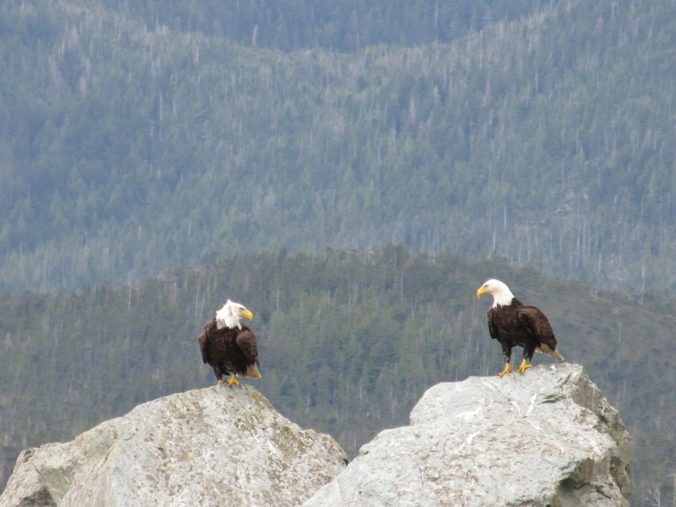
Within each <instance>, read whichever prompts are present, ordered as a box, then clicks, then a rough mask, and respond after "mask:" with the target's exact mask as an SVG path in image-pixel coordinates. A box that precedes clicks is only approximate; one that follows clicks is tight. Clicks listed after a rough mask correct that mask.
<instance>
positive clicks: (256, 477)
mask: <svg viewBox="0 0 676 507" xmlns="http://www.w3.org/2000/svg"><path fill="white" fill-rule="evenodd" d="M345 464H346V458H345V453H344V451H343V450H342V449H341V448H340V447H339V446H338V444H337V443H336V442H335V440H334V439H333V438H331V437H330V436H328V435H323V434H319V433H317V432H315V431H312V430H303V429H301V428H300V427H299V426H297V425H296V424H294V423H292V422H290V421H289V420H287V419H285V418H284V417H283V416H282V415H280V414H279V413H278V412H277V411H275V409H274V408H273V407H272V405H271V404H270V403H269V402H268V400H266V399H265V398H264V397H263V396H262V395H261V394H260V393H259V392H258V391H256V390H255V389H254V388H252V387H250V386H243V387H241V388H230V387H225V388H218V387H212V388H207V389H201V390H194V391H188V392H185V393H180V394H175V395H171V396H167V397H164V398H160V399H157V400H154V401H151V402H148V403H144V404H142V405H139V406H137V407H136V408H134V409H133V410H132V411H131V412H129V413H128V414H127V415H125V416H123V417H120V418H117V419H112V420H109V421H105V422H103V423H101V424H99V425H98V426H96V427H95V428H93V429H91V430H89V431H87V432H85V433H82V434H81V435H79V436H78V437H77V438H75V440H73V441H71V442H67V443H63V444H60V443H52V444H46V445H43V446H41V447H39V448H34V449H28V450H25V451H23V452H22V453H21V454H20V456H19V458H18V459H17V463H16V466H15V468H14V472H13V474H12V476H11V477H10V479H9V481H8V483H7V487H6V488H5V491H4V493H3V494H2V496H1V497H0V505H2V506H3V507H4V506H15V505H16V506H52V505H60V506H71V505H72V506H83V505H87V506H125V507H127V506H136V505H139V506H141V505H143V506H150V505H161V506H171V505H176V506H179V505H180V506H185V505H261V506H262V505H265V506H268V505H280V506H285V507H286V506H291V505H299V504H301V503H302V502H303V501H304V500H306V499H307V498H308V497H309V496H311V495H312V494H313V493H314V492H315V491H316V490H317V489H318V488H319V487H320V486H322V485H323V484H325V483H327V482H328V481H329V480H331V479H332V478H333V477H334V476H335V475H336V474H338V473H339V472H340V471H341V470H342V469H344V467H345Z"/></svg>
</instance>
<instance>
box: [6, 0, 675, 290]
mask: <svg viewBox="0 0 676 507" xmlns="http://www.w3.org/2000/svg"><path fill="white" fill-rule="evenodd" d="M244 4H245V2H240V3H239V7H238V8H237V9H235V10H234V11H233V16H234V17H233V18H229V17H228V16H226V15H225V14H221V15H220V16H218V15H215V13H216V12H217V8H216V7H215V3H213V2H177V1H174V2H162V3H160V2H119V1H118V2H113V1H111V2H103V1H96V0H81V1H77V0H70V1H63V2H37V1H35V2H31V1H22V2H4V3H3V4H2V5H1V6H0V61H1V62H2V63H1V64H0V65H1V66H2V72H0V96H1V97H2V100H1V101H0V108H1V109H0V179H1V181H2V185H0V288H1V289H4V290H12V291H20V290H23V289H26V288H54V287H60V286H66V287H78V286H82V285H84V284H94V283H99V282H101V281H114V282H121V281H126V280H140V279H142V278H143V277H144V276H146V275H148V274H152V273H157V272H160V271H162V270H164V269H166V268H168V267H176V266H180V265H182V264H185V263H201V262H205V261H213V260H216V259H222V258H224V257H225V256H228V255H234V254H236V253H243V252H262V251H276V250H277V249H279V248H287V249H288V250H289V251H299V252H306V253H321V252H322V251H323V250H324V248H325V247H326V246H327V245H328V246H331V247H336V248H340V249H353V248H354V249H358V250H362V251H366V250H368V249H370V248H377V247H378V246H379V245H383V244H390V243H394V244H402V245H405V246H407V247H408V248H410V249H412V250H413V251H416V252H424V253H429V254H435V253H438V252H441V251H444V250H446V249H447V248H450V249H452V250H453V251H454V252H457V253H461V254H466V255H469V256H471V257H472V258H486V257H492V256H501V257H504V258H506V259H508V260H509V261H510V262H512V263H516V264H520V265H529V266H535V267H537V268H538V269H542V270H544V271H545V272H546V273H550V274H556V275H563V276H567V277H573V278H577V279H580V280H586V281H590V282H593V283H598V284H600V285H602V286H604V287H632V288H637V289H644V288H647V289H650V288H659V289H666V290H669V291H671V293H672V294H673V293H674V291H675V290H676V260H674V256H673V251H674V249H675V248H676V230H675V228H676V225H675V224H676V174H675V173H676V172H675V171H674V160H675V157H674V138H673V131H674V118H675V117H676V114H675V113H676V111H675V108H674V96H675V95H676V89H675V88H674V86H673V82H674V80H675V78H676V70H675V69H676V68H675V66H674V65H673V62H674V58H675V57H676V53H675V51H676V50H675V49H674V47H675V46H674V33H675V26H674V23H675V18H676V17H675V16H674V13H675V10H676V7H675V6H674V3H673V2H671V1H667V0H650V1H649V0H627V1H617V2H592V1H585V0H569V1H561V2H556V1H553V2H536V1H533V2H527V1H525V0H524V1H521V2H518V3H517V4H516V7H515V8H514V9H511V7H510V5H511V2H434V3H431V2H430V3H429V4H427V5H428V7H427V8H425V9H426V10H425V9H423V10H420V11H418V10H416V9H413V7H412V5H413V4H411V6H407V5H404V3H403V2H398V3H396V4H394V5H393V6H392V7H390V5H392V3H391V2H377V1H376V2H368V7H356V6H355V5H353V4H356V2H352V3H351V2H337V3H333V2H332V3H331V5H333V6H335V7H329V2H321V3H313V4H312V6H313V8H312V9H309V10H308V6H310V3H308V2H288V6H287V5H286V4H285V3H284V2H275V5H276V7H272V5H271V4H272V2H269V4H270V5H268V4H266V3H264V2H258V3H256V5H257V6H258V7H255V8H254V7H251V6H249V7H245V6H243V5H244ZM508 4H509V5H508ZM252 5H253V4H252ZM285 7H288V8H286V9H285ZM343 7H344V8H343ZM337 11H340V13H341V14H340V16H334V13H335V12H337ZM348 12H349V19H348ZM302 13H305V14H302ZM435 13H436V14H435ZM353 14H354V16H353ZM508 14H509V15H508ZM237 16H240V17H239V18H238V17H237ZM352 19H354V20H355V23H352V21H350V20H352ZM430 19H431V20H432V21H430ZM435 19H436V23H437V28H438V30H431V29H430V23H434V20H435ZM306 21H307V22H308V23H310V22H312V23H317V26H316V27H314V28H312V29H310V28H308V27H307V26H306ZM252 23H253V27H254V28H252ZM439 24H440V25H439ZM256 26H258V31H257V32H256V30H255V27H256ZM432 26H433V25H432ZM233 27H238V28H233ZM402 27H404V28H403V29H402ZM250 31H252V32H251V34H250V35H247V34H249V32H250ZM365 34H369V35H368V36H367V35H365ZM456 35H457V37H456ZM357 39H358V40H359V42H354V41H355V40H357ZM350 41H353V42H350ZM374 42H375V43H379V45H377V46H368V47H366V46H367V45H368V44H371V43H374ZM261 46H265V47H261ZM357 47H358V48H359V49H355V48H357ZM298 48H301V49H298ZM308 48H309V49H308ZM292 49H294V50H295V49H298V50H296V51H286V50H292ZM331 49H335V50H338V51H336V52H334V51H331Z"/></svg>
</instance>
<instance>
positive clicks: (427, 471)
mask: <svg viewBox="0 0 676 507" xmlns="http://www.w3.org/2000/svg"><path fill="white" fill-rule="evenodd" d="M629 458H630V437H629V434H628V433H627V431H626V430H625V428H624V425H623V424H622V421H621V420H620V417H619V414H618V412H617V410H615V409H614V408H613V407H612V406H611V405H610V404H609V403H608V402H607V400H606V399H605V398H604V397H603V395H602V394H601V392H600V391H599V390H598V388H597V387H596V386H595V385H594V384H593V383H592V382H591V381H590V380H589V377H588V376H587V375H586V373H585V372H584V371H583V369H582V367H581V366H579V365H574V364H562V365H551V366H538V367H535V368H532V369H530V370H528V371H527V372H526V374H525V375H519V374H518V373H512V374H511V375H509V376H508V377H506V378H504V379H499V378H498V377H497V376H495V377H470V378H468V379H467V380H465V381H463V382H455V383H443V384H438V385H436V386H434V387H432V388H430V389H429V390H428V391H427V392H426V393H425V394H424V396H423V397H422V399H421V400H420V401H419V402H418V404H417V405H416V406H415V407H414V408H413V411H412V412H411V425H410V426H405V427H401V428H395V429H391V430H386V431H383V432H381V433H379V434H378V435H377V436H376V437H375V439H374V440H373V441H371V442H370V443H368V444H366V445H364V446H363V447H362V448H361V450H360V453H359V456H357V457H356V458H355V459H354V460H353V461H352V462H351V463H350V464H349V465H348V467H347V468H346V469H345V470H344V471H343V472H342V473H341V474H340V475H338V477H336V478H335V479H334V480H333V481H331V482H330V483H329V484H327V485H326V486H324V487H322V488H321V489H320V490H319V491H318V492H317V493H316V494H315V495H314V496H313V497H312V498H311V499H310V500H308V501H307V502H306V503H305V504H304V505H305V506H308V507H309V506H321V507H327V506H338V505H342V506H348V505H349V506H408V505H411V506H420V505H424V506H426V507H428V506H483V505H485V506H497V505H500V506H526V505H528V506H547V505H549V506H552V507H564V506H580V505H594V506H613V507H617V506H623V505H628V504H629V502H628V500H627V498H628V496H629V493H630V474H629Z"/></svg>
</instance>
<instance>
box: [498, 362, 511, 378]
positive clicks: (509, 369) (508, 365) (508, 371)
mask: <svg viewBox="0 0 676 507" xmlns="http://www.w3.org/2000/svg"><path fill="white" fill-rule="evenodd" d="M508 373H512V366H511V365H510V364H509V363H505V369H504V370H502V371H501V372H500V373H498V377H500V378H502V377H504V376H505V375H507V374H508Z"/></svg>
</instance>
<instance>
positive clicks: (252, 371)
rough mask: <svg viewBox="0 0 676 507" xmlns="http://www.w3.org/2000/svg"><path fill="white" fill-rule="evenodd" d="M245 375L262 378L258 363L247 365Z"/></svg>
mask: <svg viewBox="0 0 676 507" xmlns="http://www.w3.org/2000/svg"><path fill="white" fill-rule="evenodd" d="M244 376H245V377H249V378H261V371H260V370H259V369H258V365H257V364H250V365H249V366H247V368H246V372H245V373H244Z"/></svg>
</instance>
